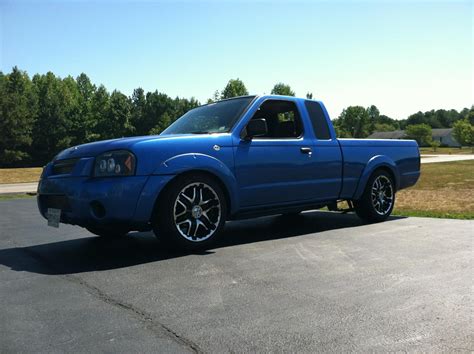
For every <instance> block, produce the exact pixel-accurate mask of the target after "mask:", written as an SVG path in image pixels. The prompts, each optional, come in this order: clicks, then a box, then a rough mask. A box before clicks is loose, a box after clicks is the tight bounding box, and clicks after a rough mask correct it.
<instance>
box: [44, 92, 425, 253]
mask: <svg viewBox="0 0 474 354" xmlns="http://www.w3.org/2000/svg"><path fill="white" fill-rule="evenodd" d="M419 176H420V155H419V150H418V145H417V143H416V142H415V141H412V140H357V139H337V138H336V135H335V132H334V128H333V126H332V124H331V120H330V119H329V116H328V114H327V112H326V109H325V107H324V105H323V104H322V103H321V102H318V101H313V100H307V99H300V98H295V97H286V96H245V97H237V98H232V99H228V100H223V101H219V102H216V103H211V104H207V105H204V106H201V107H198V108H195V109H193V110H191V111H189V112H187V113H186V114H184V115H183V116H182V117H181V118H179V119H178V120H176V121H175V122H174V123H173V124H172V125H171V126H169V127H168V128H167V129H166V130H165V131H164V132H163V133H162V134H160V135H159V136H145V137H131V138H122V139H114V140H107V141H99V142H95V143H89V144H84V145H80V146H75V147H72V148H69V149H66V150H64V151H62V152H61V153H59V154H58V155H57V156H56V157H55V158H54V159H53V161H52V162H50V163H49V164H48V165H46V166H45V168H44V170H43V173H42V176H41V180H40V183H39V186H38V206H39V210H40V212H41V214H42V215H43V216H44V217H45V218H47V219H48V222H49V223H50V224H52V226H58V225H59V222H62V223H67V224H73V225H79V226H82V227H85V228H87V229H88V230H89V231H91V232H92V233H94V234H97V235H100V236H108V237H114V236H120V235H124V234H126V233H127V232H129V231H131V230H151V229H153V231H154V232H155V234H157V235H159V237H160V238H162V239H163V240H165V241H166V242H167V243H170V244H173V245H177V246H180V247H185V248H188V249H193V248H198V247H203V246H207V245H209V243H211V242H212V241H214V240H215V239H216V238H217V237H218V236H219V234H221V231H222V229H223V227H224V224H225V221H226V220H232V219H239V218H251V217H256V216H262V215H271V214H296V213H299V212H301V211H303V210H308V209H317V208H322V207H325V206H328V207H329V208H330V209H336V205H337V202H338V201H341V200H346V201H348V204H349V206H350V207H351V209H354V210H355V212H356V213H357V214H358V215H359V216H360V217H361V218H362V219H364V220H366V221H368V222H378V221H383V220H385V219H386V218H387V217H388V216H389V215H390V213H391V212H392V210H393V207H394V203H395V193H396V192H397V191H399V190H400V189H403V188H406V187H409V186H412V185H414V184H415V183H416V181H417V180H418V178H419Z"/></svg>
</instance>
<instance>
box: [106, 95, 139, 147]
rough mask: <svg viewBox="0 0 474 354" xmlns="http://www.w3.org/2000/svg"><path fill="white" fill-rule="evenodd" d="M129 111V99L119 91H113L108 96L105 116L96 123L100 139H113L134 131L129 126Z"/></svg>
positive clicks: (130, 108)
mask: <svg viewBox="0 0 474 354" xmlns="http://www.w3.org/2000/svg"><path fill="white" fill-rule="evenodd" d="M131 110H132V107H131V102H130V99H129V98H128V97H127V96H125V95H124V94H123V93H121V92H120V91H117V90H114V91H113V92H112V94H111V95H110V101H109V105H108V109H107V111H106V114H105V115H104V116H103V117H102V120H101V121H99V122H98V127H99V130H100V132H101V137H102V138H105V139H114V138H120V137H123V136H128V135H131V134H132V133H133V130H134V129H133V126H132V125H131V124H130V117H131Z"/></svg>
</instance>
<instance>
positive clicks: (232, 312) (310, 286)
mask: <svg viewBox="0 0 474 354" xmlns="http://www.w3.org/2000/svg"><path fill="white" fill-rule="evenodd" d="M0 211H1V212H0V351H1V352H25V351H26V352H33V351H34V352H48V353H51V352H64V351H69V352H79V351H80V352H92V351H94V352H97V351H110V352H151V351H163V352H188V351H201V352H219V353H221V352H231V351H232V352H253V351H260V352H261V351H281V352H289V351H300V352H301V351H304V352H314V351H325V352H327V351H337V352H346V351H359V352H365V351H389V350H390V351H406V350H411V351H415V350H416V351H431V352H433V351H461V352H462V351H465V352H469V351H470V350H473V349H474V347H473V344H472V343H473V339H474V338H473V335H472V333H474V328H473V320H472V319H473V293H472V290H471V289H472V285H473V274H474V272H473V263H472V260H473V234H474V232H473V231H474V230H473V226H474V222H473V221H460V220H441V219H426V218H393V219H391V220H390V221H387V222H385V223H381V224H374V225H363V224H362V223H361V222H360V221H359V220H358V219H357V218H356V217H355V216H353V215H337V214H332V213H327V212H309V213H305V214H303V215H301V216H300V217H297V218H295V219H293V220H292V221H288V220H287V219H286V220H285V219H284V218H282V217H267V218H260V219H257V220H248V221H241V222H234V223H229V224H227V227H226V231H225V239H224V240H223V241H222V242H221V243H220V244H219V245H217V246H216V248H215V249H212V250H209V251H207V252H203V253H201V254H192V255H186V254H178V253H169V252H166V251H165V250H163V249H162V247H161V246H160V244H159V242H157V241H156V239H155V238H154V237H153V236H152V235H151V234H148V233H142V234H134V235H130V236H127V237H125V238H123V239H120V240H116V241H115V242H112V241H107V240H103V239H101V238H98V237H93V236H91V235H90V234H88V233H87V232H86V231H84V230H82V229H80V228H77V227H71V226H66V225H61V227H60V228H59V229H53V228H48V227H47V226H46V225H45V221H44V220H43V219H42V218H41V217H40V216H39V215H38V213H37V211H36V207H35V202H34V201H33V200H14V201H3V202H0Z"/></svg>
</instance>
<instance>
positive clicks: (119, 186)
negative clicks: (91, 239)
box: [37, 176, 172, 230]
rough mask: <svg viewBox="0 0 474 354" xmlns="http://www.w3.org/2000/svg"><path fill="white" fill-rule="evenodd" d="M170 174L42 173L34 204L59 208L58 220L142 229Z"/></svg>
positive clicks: (42, 210)
mask: <svg viewBox="0 0 474 354" xmlns="http://www.w3.org/2000/svg"><path fill="white" fill-rule="evenodd" d="M171 177H172V176H127V177H103V178H91V177H88V176H68V177H56V176H50V177H43V178H42V179H41V180H40V182H39V185H38V197H37V201H38V208H39V211H40V213H41V215H43V217H45V218H46V213H47V210H48V208H56V209H61V222H62V223H66V224H72V225H79V226H83V227H89V226H109V225H110V226H111V225H113V226H118V225H121V226H123V227H126V228H128V229H138V230H140V229H144V228H147V226H148V225H149V222H150V219H151V216H152V212H153V208H154V205H155V201H156V198H157V196H158V194H159V193H160V191H161V189H162V188H163V187H164V185H165V184H166V183H167V182H168V181H169V180H170V179H171Z"/></svg>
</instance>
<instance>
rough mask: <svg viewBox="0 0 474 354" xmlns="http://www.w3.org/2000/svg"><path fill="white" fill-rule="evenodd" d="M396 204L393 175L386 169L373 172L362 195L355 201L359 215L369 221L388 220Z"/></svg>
mask: <svg viewBox="0 0 474 354" xmlns="http://www.w3.org/2000/svg"><path fill="white" fill-rule="evenodd" d="M394 205H395V186H394V183H393V179H392V176H391V175H390V174H389V173H388V172H386V171H384V170H378V171H375V172H374V173H373V174H372V176H371V177H370V179H369V181H368V183H367V185H366V187H365V190H364V193H363V194H362V197H361V198H360V199H359V200H355V201H354V207H355V211H356V213H357V215H358V216H359V217H360V218H361V219H364V220H366V221H368V222H379V221H384V220H386V219H387V218H388V217H389V216H390V214H391V213H392V210H393V206H394Z"/></svg>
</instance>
